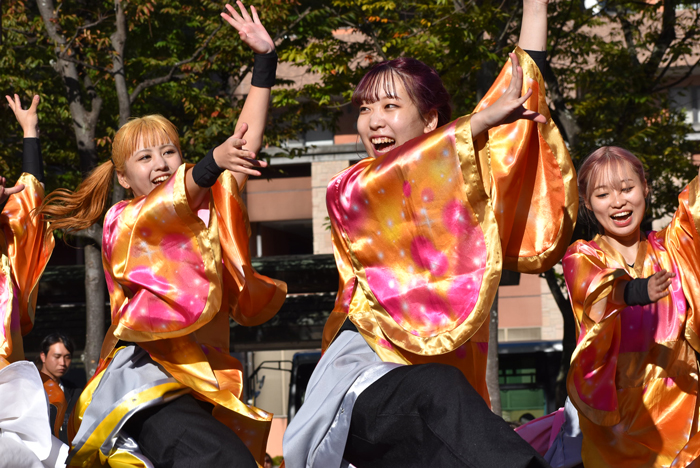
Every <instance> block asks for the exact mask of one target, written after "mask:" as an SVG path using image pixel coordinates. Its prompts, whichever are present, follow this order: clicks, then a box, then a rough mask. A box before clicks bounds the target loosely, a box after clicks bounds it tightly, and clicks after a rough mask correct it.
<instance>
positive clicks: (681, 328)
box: [563, 147, 700, 468]
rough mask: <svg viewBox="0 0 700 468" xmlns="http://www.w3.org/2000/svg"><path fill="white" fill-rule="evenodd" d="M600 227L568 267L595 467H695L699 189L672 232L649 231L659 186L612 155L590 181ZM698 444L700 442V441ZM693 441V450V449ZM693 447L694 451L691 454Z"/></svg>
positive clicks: (573, 394) (585, 453)
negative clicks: (646, 223) (652, 198)
mask: <svg viewBox="0 0 700 468" xmlns="http://www.w3.org/2000/svg"><path fill="white" fill-rule="evenodd" d="M578 179H579V193H580V197H581V199H582V201H583V203H584V205H585V209H586V211H587V213H588V214H589V215H591V217H592V218H593V219H594V220H595V222H596V223H597V225H598V229H599V234H598V235H597V236H596V237H595V238H594V239H593V240H591V241H583V240H580V241H577V242H575V243H574V244H573V245H571V247H570V248H569V250H568V251H567V253H566V256H565V257H564V261H563V266H564V275H565V278H566V284H567V287H568V290H569V297H570V299H571V304H572V306H573V310H574V315H575V318H576V322H577V324H578V344H577V347H576V350H575V351H574V354H573V357H572V361H571V369H570V371H569V376H568V380H567V388H568V392H569V397H570V398H571V401H572V403H573V404H574V406H575V407H576V408H577V409H578V412H579V424H580V426H581V431H582V433H583V448H582V458H583V463H584V465H585V466H594V467H620V466H634V467H667V466H672V467H674V468H675V467H685V466H690V465H689V464H690V463H691V462H692V461H693V460H695V459H696V458H697V457H698V455H700V451H699V450H698V448H699V447H698V444H697V442H699V441H698V440H697V437H693V436H694V435H696V434H697V432H698V365H697V357H696V354H695V353H696V351H697V350H700V336H699V332H700V328H699V327H700V324H699V323H698V317H697V310H698V307H699V306H700V283H699V281H700V236H699V235H698V227H699V226H700V202H699V201H698V179H697V178H696V179H694V180H693V181H692V182H691V183H690V184H688V186H687V187H686V188H685V189H684V190H683V191H682V192H681V194H680V195H679V197H678V209H677V211H676V213H675V214H674V216H673V219H672V220H671V222H670V224H669V225H668V226H667V227H666V228H664V229H662V230H661V231H658V232H654V231H650V232H647V233H644V232H642V231H641V223H642V219H643V217H644V213H645V210H646V206H647V205H646V201H647V199H648V195H649V188H648V186H647V182H646V179H645V176H644V169H643V167H642V164H641V162H640V161H639V159H637V158H636V157H635V156H634V155H632V154H631V153H630V152H628V151H626V150H624V149H622V148H617V147H603V148H600V149H598V150H596V151H595V152H594V153H592V154H591V155H590V156H589V157H588V158H587V159H586V161H585V162H584V163H583V165H582V166H581V169H580V171H579V176H578ZM691 439H692V441H691ZM689 441H691V443H689ZM686 444H688V445H687V446H686Z"/></svg>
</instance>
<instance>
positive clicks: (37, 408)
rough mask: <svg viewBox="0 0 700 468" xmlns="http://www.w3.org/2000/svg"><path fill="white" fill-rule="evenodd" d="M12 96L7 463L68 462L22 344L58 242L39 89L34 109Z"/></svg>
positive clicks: (5, 323)
mask: <svg viewBox="0 0 700 468" xmlns="http://www.w3.org/2000/svg"><path fill="white" fill-rule="evenodd" d="M6 98H7V102H8V104H9V106H10V108H11V109H12V111H13V112H14V114H15V117H16V118H17V121H18V122H19V124H20V126H21V127H22V131H23V133H24V142H23V145H24V149H23V156H22V172H23V173H22V175H21V176H20V178H19V180H18V181H17V183H16V184H15V186H14V187H11V188H6V187H5V178H4V177H0V206H2V214H0V227H1V228H2V232H1V233H0V401H2V404H0V454H2V462H3V464H6V466H30V465H31V466H37V465H43V466H57V465H56V463H58V464H59V466H62V464H61V463H62V460H64V459H65V456H66V453H67V447H66V446H65V445H64V444H62V443H61V441H60V440H58V439H57V438H55V437H52V435H51V425H50V421H49V413H48V408H47V404H46V397H47V395H46V393H44V387H43V385H42V382H41V377H40V375H39V372H38V370H37V368H36V367H35V366H34V364H33V363H31V362H29V361H25V360H24V347H23V343H22V337H23V336H24V335H26V334H27V333H29V332H30V331H31V329H32V327H33V325H34V314H35V310H36V299H37V291H38V289H39V288H38V283H39V278H41V275H42V274H43V272H44V268H46V264H47V263H48V261H49V258H50V257H51V252H52V251H53V247H54V240H53V236H51V235H47V229H48V225H47V224H46V222H45V221H44V218H43V217H42V216H41V215H37V213H36V212H35V209H36V208H38V206H39V205H40V204H41V201H42V199H43V197H44V184H43V180H44V167H43V161H42V159H41V148H40V144H39V133H38V125H39V118H38V115H37V108H38V105H39V96H34V98H33V100H32V104H31V105H30V106H29V108H28V109H23V108H22V104H21V102H20V99H19V96H18V95H16V94H15V95H14V97H10V96H6ZM3 205H4V206H3ZM53 389H54V390H58V391H57V392H55V398H54V397H53V394H52V398H50V401H51V403H52V404H54V405H55V406H56V407H58V408H59V411H60V409H61V408H65V399H64V398H63V393H62V392H61V391H60V388H59V387H58V385H55V387H54V388H53ZM56 436H58V432H56Z"/></svg>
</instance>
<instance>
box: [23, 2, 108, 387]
mask: <svg viewBox="0 0 700 468" xmlns="http://www.w3.org/2000/svg"><path fill="white" fill-rule="evenodd" d="M36 3H37V7H38V8H39V12H40V13H41V17H42V20H43V22H44V27H46V31H47V33H48V34H49V37H50V38H51V40H52V41H53V42H54V44H55V45H56V55H57V59H56V62H55V64H54V69H55V70H56V72H57V73H58V74H59V76H60V77H61V79H62V80H63V84H64V86H65V89H66V95H67V97H68V107H69V109H70V113H71V117H72V120H73V131H74V133H75V141H76V144H77V147H78V155H79V156H80V169H81V171H82V172H83V174H87V173H88V172H89V171H91V170H92V169H93V168H94V167H95V166H96V165H97V146H96V144H95V130H96V128H97V122H98V120H99V116H100V109H101V108H102V98H101V97H100V96H99V95H98V94H97V91H96V90H95V87H94V85H93V83H92V80H90V77H89V76H87V75H84V76H83V77H82V80H81V74H80V72H79V70H78V67H77V66H76V64H75V63H74V62H72V61H69V60H64V59H63V58H61V54H62V53H64V52H66V51H63V52H62V51H61V46H65V45H67V44H68V41H67V40H66V38H65V37H64V36H63V35H62V34H61V32H60V27H59V25H60V19H59V17H58V12H59V10H57V9H56V8H54V4H53V0H37V2H36ZM69 55H71V56H73V57H75V54H73V53H71V54H69ZM81 81H82V83H83V86H82V88H81ZM88 108H89V109H90V110H88ZM93 228H95V227H91V228H90V229H93ZM97 230H99V231H101V229H100V228H97ZM86 231H87V230H86ZM95 232H97V231H95V230H93V232H92V233H89V232H86V233H84V234H83V235H84V236H86V237H89V238H91V239H94V240H95V242H96V244H97V247H95V246H94V245H92V244H88V245H86V246H85V314H86V322H87V330H86V341H85V350H84V351H85V352H84V354H83V362H84V363H85V372H86V374H87V377H88V378H90V377H92V375H93V373H94V371H95V368H96V367H97V361H98V360H99V357H100V347H101V343H102V340H103V338H104V322H105V290H104V272H103V271H102V255H101V251H100V240H101V239H100V238H101V235H97V234H95ZM95 342H97V343H98V344H95Z"/></svg>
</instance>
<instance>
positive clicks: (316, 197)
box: [311, 160, 350, 254]
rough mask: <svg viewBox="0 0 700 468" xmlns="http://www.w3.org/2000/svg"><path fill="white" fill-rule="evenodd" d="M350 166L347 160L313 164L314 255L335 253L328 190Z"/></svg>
mask: <svg viewBox="0 0 700 468" xmlns="http://www.w3.org/2000/svg"><path fill="white" fill-rule="evenodd" d="M349 164H350V162H349V161H347V160H341V161H317V162H313V163H311V205H312V206H311V212H312V216H311V218H312V220H313V232H314V254H328V253H333V244H332V243H331V232H330V231H329V230H328V229H327V227H328V222H329V221H328V219H327V218H328V209H327V208H326V188H327V187H328V183H329V182H330V181H331V178H332V177H333V176H334V175H336V174H337V173H338V172H340V171H342V170H343V169H345V168H346V167H348V165H349Z"/></svg>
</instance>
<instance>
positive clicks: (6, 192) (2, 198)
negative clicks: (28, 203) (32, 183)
mask: <svg viewBox="0 0 700 468" xmlns="http://www.w3.org/2000/svg"><path fill="white" fill-rule="evenodd" d="M5 182H6V180H5V178H4V177H2V176H0V205H2V204H3V203H5V202H6V201H7V199H8V198H9V197H10V195H12V194H15V193H19V192H21V191H22V190H24V185H23V184H19V185H15V186H14V187H9V188H6V187H5Z"/></svg>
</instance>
